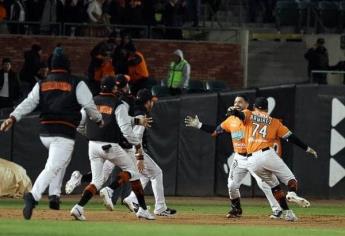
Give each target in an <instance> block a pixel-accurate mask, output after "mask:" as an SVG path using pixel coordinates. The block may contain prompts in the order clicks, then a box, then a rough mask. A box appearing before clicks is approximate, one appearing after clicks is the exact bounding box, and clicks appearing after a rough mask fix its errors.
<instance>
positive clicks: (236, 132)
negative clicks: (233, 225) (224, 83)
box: [185, 95, 282, 219]
mask: <svg viewBox="0 0 345 236" xmlns="http://www.w3.org/2000/svg"><path fill="white" fill-rule="evenodd" d="M234 106H235V107H237V108H238V109H240V110H245V109H247V108H248V106H249V103H248V98H247V97H246V96H245V95H239V96H237V97H236V98H235V101H234ZM185 123H186V126H189V127H193V128H198V129H200V130H203V131H205V132H208V133H212V135H213V136H216V135H219V134H221V133H224V132H230V133H231V137H232V144H233V148H234V152H235V155H234V159H233V162H232V164H231V167H230V172H229V177H228V190H229V197H230V200H231V204H230V206H231V209H230V211H229V213H228V214H227V217H228V218H234V217H239V216H241V215H242V208H241V204H240V196H241V195H240V186H241V184H242V181H243V179H244V178H245V176H246V175H247V174H248V172H250V171H249V170H248V166H247V165H248V163H247V149H246V145H245V140H244V138H245V137H244V133H245V131H244V127H243V125H242V121H241V120H240V119H239V118H237V117H234V116H233V117H228V118H227V119H226V120H225V121H224V122H222V124H221V125H220V126H218V127H217V128H216V127H214V126H210V125H206V124H203V123H201V122H200V121H199V118H198V117H197V116H195V118H193V117H190V116H187V117H186V119H185ZM250 174H251V175H252V176H253V177H254V178H255V180H256V182H257V184H258V186H259V188H260V189H261V190H262V191H263V192H264V193H265V196H266V198H267V200H268V202H269V204H270V206H271V209H272V215H271V216H270V217H271V218H272V219H276V218H279V217H280V214H281V211H282V209H281V207H280V205H279V203H278V202H277V200H276V199H275V198H274V196H273V194H272V191H271V188H270V186H268V185H267V184H266V183H264V182H263V181H262V180H261V178H259V177H258V176H257V175H256V174H255V173H253V172H250Z"/></svg>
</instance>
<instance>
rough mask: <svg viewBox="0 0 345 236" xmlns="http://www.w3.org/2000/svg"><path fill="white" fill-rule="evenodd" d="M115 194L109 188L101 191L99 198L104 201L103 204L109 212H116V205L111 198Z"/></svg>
mask: <svg viewBox="0 0 345 236" xmlns="http://www.w3.org/2000/svg"><path fill="white" fill-rule="evenodd" d="M113 192H114V190H112V189H111V188H109V187H105V188H102V189H101V190H100V191H99V196H100V197H101V198H102V199H103V204H104V206H105V207H106V208H107V209H108V210H109V211H112V210H114V205H113V202H112V200H111V197H112V196H113Z"/></svg>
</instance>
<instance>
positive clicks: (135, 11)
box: [126, 0, 143, 25]
mask: <svg viewBox="0 0 345 236" xmlns="http://www.w3.org/2000/svg"><path fill="white" fill-rule="evenodd" d="M126 24H128V25H142V24H143V4H142V1H141V0H127V4H126Z"/></svg>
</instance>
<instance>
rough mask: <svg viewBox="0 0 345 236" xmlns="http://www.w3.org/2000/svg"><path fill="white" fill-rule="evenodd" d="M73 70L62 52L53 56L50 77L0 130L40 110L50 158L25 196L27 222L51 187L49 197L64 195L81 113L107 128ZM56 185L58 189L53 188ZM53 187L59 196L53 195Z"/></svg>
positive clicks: (24, 211) (88, 91)
mask: <svg viewBox="0 0 345 236" xmlns="http://www.w3.org/2000/svg"><path fill="white" fill-rule="evenodd" d="M69 67H70V63H69V60H68V58H67V57H66V56H65V55H63V54H61V50H58V51H57V52H56V54H55V55H53V58H52V70H51V72H50V74H49V75H48V77H47V78H46V79H45V80H41V81H39V82H37V83H36V84H35V86H34V88H33V89H32V90H31V92H30V94H29V95H28V97H27V98H26V99H25V100H24V101H23V102H21V103H20V104H19V105H18V106H17V107H16V109H15V110H14V111H13V112H12V113H11V114H10V116H9V118H8V119H6V120H5V121H4V122H3V123H2V124H1V126H0V131H8V130H9V129H10V128H11V127H12V126H13V124H14V123H15V122H19V121H20V120H21V119H22V118H23V117H24V116H25V115H27V114H29V113H31V112H32V111H33V110H35V109H36V107H38V106H39V107H40V112H41V114H40V139H41V141H42V143H43V145H44V146H45V147H46V148H47V149H48V150H49V155H48V159H47V163H46V165H45V167H44V169H43V170H42V172H41V173H40V175H39V176H38V177H37V179H36V181H35V183H34V185H33V187H32V190H31V191H30V192H28V193H26V194H25V195H24V209H23V216H24V218H25V219H27V220H29V219H31V216H32V212H33V209H34V208H35V206H36V205H37V204H38V201H39V200H40V199H41V198H42V194H43V193H44V191H45V190H46V188H47V187H48V186H49V195H52V194H54V195H59V194H60V189H59V187H61V185H60V183H61V182H62V179H63V175H64V171H65V169H66V167H67V165H68V164H69V162H70V160H71V157H72V152H73V148H74V139H75V135H76V128H77V126H78V124H79V122H80V120H81V114H80V109H81V108H84V109H85V111H86V113H87V115H88V116H89V117H90V118H91V119H92V120H93V122H96V123H97V124H98V125H99V126H103V124H104V123H103V119H102V115H101V113H100V112H99V111H98V110H97V107H96V105H95V103H94V101H93V98H92V94H91V92H90V90H89V88H88V87H87V86H86V84H85V83H84V82H83V81H80V80H79V79H78V78H76V77H75V76H72V75H70V74H69V73H68V70H69ZM54 183H55V187H54V186H52V185H54ZM53 187H54V189H55V190H54V191H56V192H55V193H52V191H53V189H52V188H53ZM57 206H58V204H56V205H55V208H57Z"/></svg>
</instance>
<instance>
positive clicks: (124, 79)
mask: <svg viewBox="0 0 345 236" xmlns="http://www.w3.org/2000/svg"><path fill="white" fill-rule="evenodd" d="M129 79H130V78H129V76H128V75H123V74H118V75H116V76H115V85H116V86H117V87H119V88H123V87H125V86H126V85H127V84H128V81H129Z"/></svg>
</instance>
